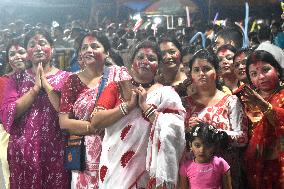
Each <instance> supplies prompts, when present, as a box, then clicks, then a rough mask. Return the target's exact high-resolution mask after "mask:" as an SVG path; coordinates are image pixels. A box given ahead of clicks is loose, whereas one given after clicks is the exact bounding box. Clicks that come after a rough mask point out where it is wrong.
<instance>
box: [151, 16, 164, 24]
mask: <svg viewBox="0 0 284 189" xmlns="http://www.w3.org/2000/svg"><path fill="white" fill-rule="evenodd" d="M153 22H154V24H157V25H159V24H161V22H162V19H161V18H160V17H155V18H154V20H153Z"/></svg>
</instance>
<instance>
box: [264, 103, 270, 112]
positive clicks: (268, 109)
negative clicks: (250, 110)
mask: <svg viewBox="0 0 284 189" xmlns="http://www.w3.org/2000/svg"><path fill="white" fill-rule="evenodd" d="M271 111H272V105H271V104H270V103H268V107H267V109H266V110H265V112H263V114H269V113H271Z"/></svg>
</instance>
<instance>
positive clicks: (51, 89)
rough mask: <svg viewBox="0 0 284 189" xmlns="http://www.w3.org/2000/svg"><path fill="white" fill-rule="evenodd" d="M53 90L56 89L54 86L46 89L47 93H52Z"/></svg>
mask: <svg viewBox="0 0 284 189" xmlns="http://www.w3.org/2000/svg"><path fill="white" fill-rule="evenodd" d="M53 90H54V88H53V87H51V88H50V89H47V90H46V94H49V93H51V92H52V91H53Z"/></svg>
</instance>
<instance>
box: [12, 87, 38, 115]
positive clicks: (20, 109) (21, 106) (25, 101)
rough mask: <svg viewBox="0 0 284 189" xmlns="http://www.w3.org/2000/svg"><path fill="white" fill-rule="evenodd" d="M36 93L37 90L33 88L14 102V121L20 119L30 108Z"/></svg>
mask: <svg viewBox="0 0 284 189" xmlns="http://www.w3.org/2000/svg"><path fill="white" fill-rule="evenodd" d="M38 93H39V89H37V88H36V87H33V88H31V89H30V90H29V91H28V92H27V93H26V94H24V95H23V96H22V97H20V98H19V99H18V100H17V101H16V119H17V118H19V117H21V116H22V115H23V114H24V113H25V112H26V111H27V110H28V109H29V108H30V107H31V105H32V104H33V102H34V100H35V98H36V97H37V96H38Z"/></svg>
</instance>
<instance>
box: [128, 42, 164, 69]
mask: <svg viewBox="0 0 284 189" xmlns="http://www.w3.org/2000/svg"><path fill="white" fill-rule="evenodd" d="M142 48H151V49H153V50H154V51H155V52H156V54H157V56H158V63H160V62H161V60H162V56H161V51H160V48H159V47H158V45H157V43H155V42H153V41H149V40H145V41H141V42H139V43H138V44H137V45H136V46H133V47H132V49H131V51H130V52H131V55H130V59H129V65H128V66H130V65H132V63H133V60H134V58H135V55H136V54H137V52H138V51H139V49H142Z"/></svg>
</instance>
